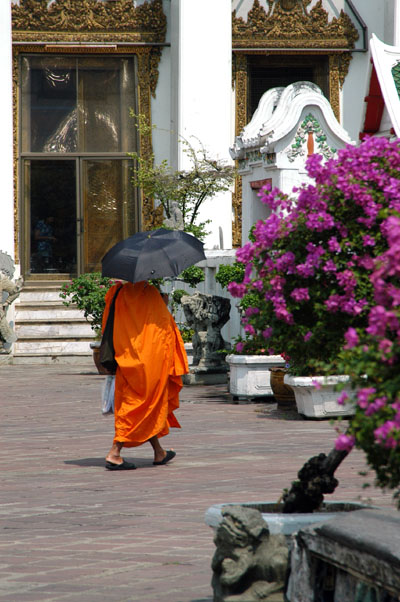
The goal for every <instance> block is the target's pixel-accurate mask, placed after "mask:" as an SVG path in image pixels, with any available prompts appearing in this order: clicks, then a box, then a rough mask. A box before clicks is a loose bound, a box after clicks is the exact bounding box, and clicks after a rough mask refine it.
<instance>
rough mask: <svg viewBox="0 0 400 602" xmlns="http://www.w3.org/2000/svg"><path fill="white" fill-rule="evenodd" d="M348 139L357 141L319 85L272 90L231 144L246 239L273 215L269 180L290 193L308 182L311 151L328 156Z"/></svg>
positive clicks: (244, 238) (293, 85)
mask: <svg viewBox="0 0 400 602" xmlns="http://www.w3.org/2000/svg"><path fill="white" fill-rule="evenodd" d="M347 144H354V143H353V142H352V140H351V139H350V136H349V135H348V133H347V132H346V130H344V129H343V127H342V126H341V125H340V123H339V122H338V121H337V119H336V117H335V115H334V114H333V111H332V108H331V105H330V104H329V101H328V100H327V99H326V98H325V96H324V95H323V93H322V91H321V89H320V88H319V87H318V86H317V85H315V84H313V83H311V82H304V81H302V82H296V83H294V84H291V85H290V86H287V87H286V88H274V89H272V90H268V91H267V92H266V93H265V94H264V95H263V96H262V98H261V100H260V103H259V105H258V108H257V111H256V112H255V113H254V116H253V118H252V119H251V121H250V123H249V124H248V125H246V127H245V128H244V129H243V131H242V133H241V134H240V135H239V136H237V137H236V140H235V143H234V145H233V147H231V149H230V153H231V156H232V158H233V159H236V160H237V161H238V165H239V173H240V174H241V176H242V184H243V186H242V190H243V201H242V203H243V204H242V224H243V229H242V242H243V243H244V242H246V241H247V237H248V234H249V231H250V229H251V227H252V226H253V224H254V223H255V222H256V221H258V220H259V219H265V218H267V217H268V215H269V209H268V207H267V206H266V205H264V204H263V203H261V201H260V199H259V191H260V189H261V188H262V186H263V185H264V184H266V183H267V181H268V182H269V183H270V184H271V186H272V187H275V186H276V187H278V188H280V189H281V190H282V191H283V192H286V193H289V194H290V193H291V192H292V189H293V187H294V186H299V185H300V184H302V183H306V182H308V179H309V178H308V175H307V172H306V170H305V163H306V160H307V157H308V156H309V155H311V154H315V153H318V154H320V155H322V156H323V157H324V159H325V160H327V159H330V158H331V157H333V156H334V155H335V154H336V152H337V150H338V149H339V148H343V147H344V146H346V145H347Z"/></svg>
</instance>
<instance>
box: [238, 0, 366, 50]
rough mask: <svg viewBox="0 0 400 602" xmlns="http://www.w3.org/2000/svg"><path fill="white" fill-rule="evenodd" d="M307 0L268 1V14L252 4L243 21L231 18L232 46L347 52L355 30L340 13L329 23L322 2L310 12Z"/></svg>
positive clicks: (346, 16)
mask: <svg viewBox="0 0 400 602" xmlns="http://www.w3.org/2000/svg"><path fill="white" fill-rule="evenodd" d="M309 3H310V0H268V5H269V8H268V12H266V11H265V9H264V8H263V7H262V6H261V5H260V2H259V0H254V2H253V6H252V8H251V10H250V11H249V12H248V15H247V21H244V20H243V19H242V17H236V11H233V15H232V44H233V47H234V48H235V49H236V48H265V49H268V48H275V49H277V48H296V49H299V48H303V49H304V48H309V49H313V48H326V49H327V50H328V49H338V50H343V49H351V48H354V44H355V41H356V40H357V39H358V32H357V29H356V28H355V27H354V25H353V23H352V21H351V19H350V17H349V16H348V15H347V14H346V13H345V12H344V11H343V10H342V11H341V12H340V15H339V17H334V18H333V19H332V20H331V21H329V14H328V12H327V11H326V10H325V9H324V8H322V0H318V2H317V4H316V5H315V6H314V7H313V8H312V9H311V10H310V11H308V10H307V5H308V4H309Z"/></svg>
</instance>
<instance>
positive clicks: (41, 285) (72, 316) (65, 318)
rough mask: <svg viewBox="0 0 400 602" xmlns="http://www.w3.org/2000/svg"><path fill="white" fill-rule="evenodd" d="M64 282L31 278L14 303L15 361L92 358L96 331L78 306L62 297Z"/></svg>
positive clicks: (69, 361)
mask: <svg viewBox="0 0 400 602" xmlns="http://www.w3.org/2000/svg"><path fill="white" fill-rule="evenodd" d="M62 284H63V281H60V280H42V281H39V280H38V281H33V280H30V281H28V282H26V283H25V284H24V288H23V290H22V291H21V294H20V296H19V299H18V301H17V302H16V304H15V332H16V335H17V337H18V340H17V341H16V343H15V345H14V350H13V354H14V355H13V363H26V364H28V363H37V364H39V363H45V364H47V363H49V364H51V363H65V364H69V363H82V361H89V362H90V361H91V358H92V355H93V352H92V350H91V349H90V343H91V342H93V341H94V339H95V333H94V332H93V330H92V329H91V327H90V324H89V323H88V322H87V320H86V319H85V317H84V315H83V312H82V311H81V310H79V309H77V308H76V306H70V307H67V306H65V305H64V304H63V299H62V298H61V297H60V290H61V286H62Z"/></svg>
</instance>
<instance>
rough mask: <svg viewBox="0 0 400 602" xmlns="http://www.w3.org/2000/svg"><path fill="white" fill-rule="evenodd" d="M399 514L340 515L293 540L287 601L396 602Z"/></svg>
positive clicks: (399, 583)
mask: <svg viewBox="0 0 400 602" xmlns="http://www.w3.org/2000/svg"><path fill="white" fill-rule="evenodd" d="M399 534H400V515H399V513H398V512H394V511H388V510H379V509H377V508H376V509H375V508H371V509H365V510H359V511H357V512H351V513H348V514H341V515H339V516H337V517H336V518H334V519H333V520H331V521H329V522H327V523H321V524H320V525H317V526H314V527H308V528H305V529H303V530H301V531H299V532H298V533H297V535H296V537H295V539H294V541H293V545H292V552H291V572H290V578H289V583H288V587H287V591H286V596H287V600H288V601H289V602H309V600H328V599H329V600H332V601H333V602H354V601H355V600H357V601H360V602H367V601H370V600H371V601H372V600H385V601H387V602H396V601H397V600H398V599H399V598H398V595H399V592H400V535H399Z"/></svg>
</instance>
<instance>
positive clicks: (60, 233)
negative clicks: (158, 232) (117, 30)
mask: <svg viewBox="0 0 400 602" xmlns="http://www.w3.org/2000/svg"><path fill="white" fill-rule="evenodd" d="M135 71H136V68H135V59H134V57H132V56H130V57H123V56H115V57H112V56H67V55H59V56H56V55H46V54H45V55H31V56H30V55H26V56H23V57H22V59H21V84H20V85H21V124H20V125H21V127H20V161H21V166H22V169H21V174H22V183H21V184H22V185H21V190H22V191H23V193H22V199H23V204H24V218H23V229H22V234H23V241H22V247H23V249H24V252H23V256H24V275H25V276H27V277H29V276H30V275H38V276H37V278H40V277H41V276H40V275H49V274H55V275H57V274H59V275H60V276H61V277H62V278H64V277H65V275H68V276H74V275H76V274H80V273H83V272H93V271H100V270H101V259H102V257H103V256H104V254H105V253H106V252H107V251H108V249H109V248H110V247H111V246H112V245H113V244H114V243H116V242H117V241H118V240H120V239H122V238H125V237H127V236H129V235H130V234H133V233H134V232H136V231H137V230H139V227H140V224H139V219H138V216H139V209H138V197H137V191H136V190H135V189H134V188H133V186H132V183H131V181H130V167H131V161H130V160H129V159H128V158H127V157H128V153H129V152H130V151H135V150H137V139H136V133H135V128H134V125H133V121H132V119H131V118H130V115H129V113H130V108H132V109H133V110H134V111H135V108H136V75H135ZM55 277H57V276H55Z"/></svg>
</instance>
